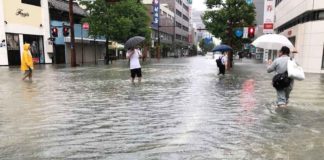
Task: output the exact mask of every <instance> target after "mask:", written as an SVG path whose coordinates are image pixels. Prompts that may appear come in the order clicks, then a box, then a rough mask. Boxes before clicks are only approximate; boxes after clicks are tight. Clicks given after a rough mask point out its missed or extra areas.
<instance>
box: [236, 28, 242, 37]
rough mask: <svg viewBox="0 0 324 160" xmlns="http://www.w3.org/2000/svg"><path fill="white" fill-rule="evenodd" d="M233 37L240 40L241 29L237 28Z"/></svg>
mask: <svg viewBox="0 0 324 160" xmlns="http://www.w3.org/2000/svg"><path fill="white" fill-rule="evenodd" d="M235 36H236V37H238V38H240V37H242V36H243V29H242V28H238V29H236V30H235Z"/></svg>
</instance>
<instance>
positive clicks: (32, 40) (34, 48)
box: [23, 34, 45, 63]
mask: <svg viewBox="0 0 324 160" xmlns="http://www.w3.org/2000/svg"><path fill="white" fill-rule="evenodd" d="M23 38H24V43H29V44H30V52H31V54H32V56H33V61H34V63H45V56H44V44H43V36H36V35H26V34H25V35H23Z"/></svg>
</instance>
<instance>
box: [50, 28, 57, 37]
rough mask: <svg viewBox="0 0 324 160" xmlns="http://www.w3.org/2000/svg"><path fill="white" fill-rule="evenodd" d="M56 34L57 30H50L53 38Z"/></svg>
mask: <svg viewBox="0 0 324 160" xmlns="http://www.w3.org/2000/svg"><path fill="white" fill-rule="evenodd" d="M57 32H58V30H57V28H56V27H53V28H52V29H51V33H52V36H53V37H57Z"/></svg>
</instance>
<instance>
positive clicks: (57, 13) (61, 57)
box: [48, 0, 106, 64]
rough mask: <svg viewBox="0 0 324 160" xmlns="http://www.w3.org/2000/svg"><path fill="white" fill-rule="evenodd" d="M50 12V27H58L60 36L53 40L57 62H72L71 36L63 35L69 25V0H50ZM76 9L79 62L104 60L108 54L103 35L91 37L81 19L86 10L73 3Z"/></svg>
mask: <svg viewBox="0 0 324 160" xmlns="http://www.w3.org/2000/svg"><path fill="white" fill-rule="evenodd" d="M48 2H49V13H50V28H49V30H50V29H51V28H54V27H56V28H57V30H58V36H57V37H55V41H54V42H53V46H54V54H53V60H54V63H55V64H70V63H71V49H70V46H71V45H70V44H71V43H70V42H71V40H70V36H69V35H68V36H66V37H64V36H63V25H66V26H69V11H68V8H69V7H68V6H69V5H68V2H67V1H64V0H48ZM73 11H74V35H75V49H76V63H77V64H97V63H98V61H102V62H103V59H104V57H105V54H106V47H105V43H106V40H105V39H104V38H103V37H90V36H89V35H88V30H85V29H83V27H82V23H81V20H82V18H83V17H85V11H84V10H83V9H82V8H80V7H79V5H77V4H76V3H75V4H74V5H73Z"/></svg>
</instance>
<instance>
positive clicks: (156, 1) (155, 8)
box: [152, 0, 160, 29]
mask: <svg viewBox="0 0 324 160" xmlns="http://www.w3.org/2000/svg"><path fill="white" fill-rule="evenodd" d="M152 9H153V12H152V13H153V16H152V17H153V22H152V28H155V29H157V28H158V27H159V21H160V1H159V0H153V3H152Z"/></svg>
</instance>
